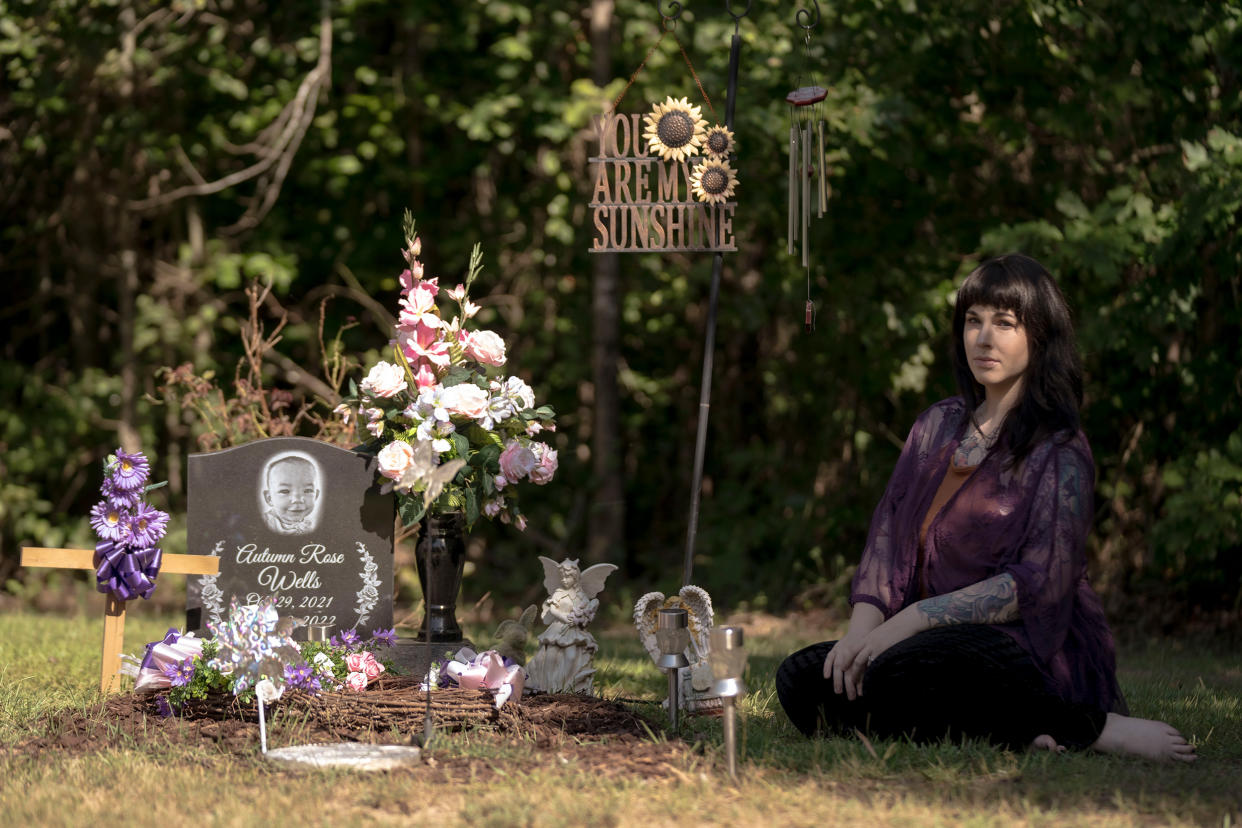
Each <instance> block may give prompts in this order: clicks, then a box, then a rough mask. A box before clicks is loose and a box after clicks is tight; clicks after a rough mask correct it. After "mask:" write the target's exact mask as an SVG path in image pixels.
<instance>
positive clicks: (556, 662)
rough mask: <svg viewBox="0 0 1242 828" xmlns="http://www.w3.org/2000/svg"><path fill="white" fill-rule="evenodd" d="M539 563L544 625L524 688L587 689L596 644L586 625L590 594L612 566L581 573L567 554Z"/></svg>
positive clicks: (593, 602) (595, 604)
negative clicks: (545, 595)
mask: <svg viewBox="0 0 1242 828" xmlns="http://www.w3.org/2000/svg"><path fill="white" fill-rule="evenodd" d="M539 562H540V563H542V564H543V585H544V587H545V588H546V589H547V590H548V600H546V601H544V602H543V616H542V620H543V623H545V624H547V625H548V628H547V629H546V630H544V632H543V635H541V636H539V651H538V652H536V653H535V655H534V657H533V658H532V659H531V660H530V664H528V665H526V673H527V679H526V686H527V687H530V688H532V689H534V690H544V691H547V692H549V693H590V692H591V676H593V675H594V674H595V668H594V667H592V666H591V658H592V656H594V655H595V651H596V650H597V649H599V645H597V644H596V643H595V639H594V638H593V637H592V636H591V634H590V633H589V632H587V631H586V626H587V624H589V623H591V619H593V618H594V617H595V611H596V610H597V609H599V599H598V598H596V597H595V596H596V595H599V593H600V592H601V591H602V590H603V589H604V581H605V580H606V579H607V578H608V576H609V575H611V574H612V573H613V571H615V570H616V568H617V567H616V566H614V565H613V564H595V565H594V566H592V567H588V568H587V569H586V571H580V570H579V569H578V562H577V561H576V560H572V561H571V560H570V559H568V558H566V559H565V560H563V561H561V562H560V563H559V564H558V563H557V562H556V561H554V560H552V559H551V558H545V557H544V556H542V555H540V556H539Z"/></svg>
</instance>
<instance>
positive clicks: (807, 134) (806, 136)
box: [799, 121, 811, 267]
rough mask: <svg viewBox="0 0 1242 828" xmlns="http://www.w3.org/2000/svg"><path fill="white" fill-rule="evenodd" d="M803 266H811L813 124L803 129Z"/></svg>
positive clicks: (808, 124) (801, 176)
mask: <svg viewBox="0 0 1242 828" xmlns="http://www.w3.org/2000/svg"><path fill="white" fill-rule="evenodd" d="M802 166H803V171H802V175H800V176H799V178H801V179H802V266H803V267H810V266H811V123H810V121H808V122H807V124H806V126H804V127H803V128H802Z"/></svg>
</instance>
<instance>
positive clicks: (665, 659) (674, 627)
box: [656, 607, 690, 732]
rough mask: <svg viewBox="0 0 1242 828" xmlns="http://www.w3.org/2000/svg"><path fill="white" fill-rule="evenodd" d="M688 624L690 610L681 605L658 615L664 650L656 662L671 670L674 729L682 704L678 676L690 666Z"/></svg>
mask: <svg viewBox="0 0 1242 828" xmlns="http://www.w3.org/2000/svg"><path fill="white" fill-rule="evenodd" d="M689 624H690V615H689V613H687V612H686V611H685V610H684V609H681V608H679V607H674V608H666V609H662V610H660V615H659V617H658V618H657V619H656V644H658V645H659V647H660V652H661V654H662V655H661V656H660V660H659V661H657V662H656V666H658V667H660V668H661V669H662V670H665V671H667V672H668V719H669V723H670V724H671V725H672V727H673V731H674V732H676V730H677V714H678V710H679V708H680V706H681V705H680V701H679V700H680V697H681V693H680V688H679V687H678V686H677V684H678V679H679V677H680V671H681V668H682V667H689V666H690V659H688V658H686V648H687V647H689V646H690V627H689Z"/></svg>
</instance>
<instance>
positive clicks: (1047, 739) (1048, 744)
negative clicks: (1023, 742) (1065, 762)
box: [1031, 733, 1065, 753]
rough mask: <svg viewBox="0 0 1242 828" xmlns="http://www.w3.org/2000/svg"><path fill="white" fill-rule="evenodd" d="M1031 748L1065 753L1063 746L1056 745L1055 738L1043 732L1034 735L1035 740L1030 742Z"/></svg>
mask: <svg viewBox="0 0 1242 828" xmlns="http://www.w3.org/2000/svg"><path fill="white" fill-rule="evenodd" d="M1031 750H1050V751H1052V752H1053V753H1065V746H1064V745H1058V744H1057V740H1056V739H1054V738H1052V737H1051V736H1049V735H1048V734H1047V733H1044V734H1043V735H1040V736H1036V737H1035V741H1033V742H1031Z"/></svg>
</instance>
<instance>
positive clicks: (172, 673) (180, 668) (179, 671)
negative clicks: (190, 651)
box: [163, 658, 194, 687]
mask: <svg viewBox="0 0 1242 828" xmlns="http://www.w3.org/2000/svg"><path fill="white" fill-rule="evenodd" d="M163 673H164V676H165V677H166V678H167V679H168V682H169V684H171V685H172V686H173V687H185V686H186V685H187V684H189V683H190V682H191V681H192V680H193V679H194V659H192V658H187V659H184V660H183V661H177V662H173V663H172V664H165V665H164V670H163Z"/></svg>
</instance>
